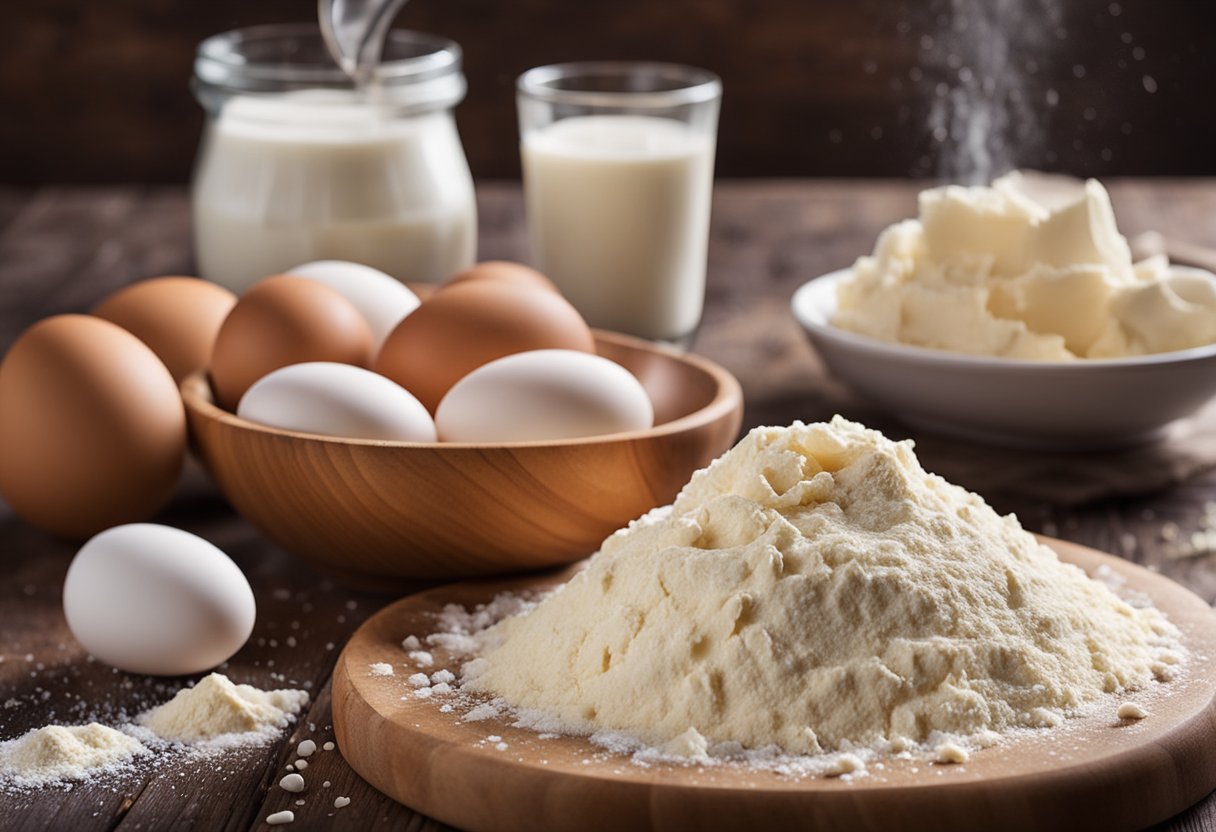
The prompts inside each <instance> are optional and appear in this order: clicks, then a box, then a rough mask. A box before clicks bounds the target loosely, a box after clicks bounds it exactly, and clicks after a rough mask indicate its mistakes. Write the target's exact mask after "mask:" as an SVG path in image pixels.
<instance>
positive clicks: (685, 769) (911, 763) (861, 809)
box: [333, 539, 1216, 832]
mask: <svg viewBox="0 0 1216 832" xmlns="http://www.w3.org/2000/svg"><path fill="white" fill-rule="evenodd" d="M1045 542H1047V543H1048V544H1049V545H1051V546H1053V548H1055V549H1056V551H1057V552H1058V553H1059V554H1060V555H1061V557H1062V558H1063V559H1064V560H1065V561H1067V562H1071V563H1075V564H1077V565H1078V566H1081V567H1082V568H1084V569H1085V570H1086V571H1087V572H1089V573H1090V574H1093V573H1094V571H1095V570H1096V569H1097V568H1098V567H1099V566H1107V567H1109V568H1111V569H1113V570H1115V572H1116V573H1117V574H1119V575H1120V576H1122V577H1123V578H1125V579H1126V580H1127V588H1128V589H1129V590H1131V591H1133V592H1143V593H1145V594H1147V595H1148V596H1149V597H1150V598H1151V599H1152V601H1153V603H1154V604H1155V605H1156V606H1157V607H1158V608H1159V609H1161V610H1162V611H1163V612H1165V613H1166V614H1167V615H1168V616H1169V617H1170V619H1171V620H1172V621H1173V622H1174V623H1175V624H1177V625H1178V626H1179V628H1180V629H1182V631H1183V632H1184V633H1186V643H1187V647H1188V649H1189V650H1190V651H1191V656H1192V658H1191V662H1192V663H1191V664H1190V665H1189V667H1188V669H1187V672H1186V674H1185V675H1184V676H1183V677H1181V678H1179V679H1177V680H1175V681H1174V682H1172V683H1170V684H1169V688H1168V690H1160V691H1152V692H1145V693H1141V694H1139V696H1140V697H1146V696H1151V704H1148V705H1147V708H1148V710H1149V712H1150V714H1149V716H1148V717H1147V718H1146V719H1144V720H1142V721H1140V722H1137V723H1134V724H1133V723H1127V722H1122V721H1120V720H1119V719H1117V718H1116V717H1115V715H1114V710H1115V708H1116V706H1117V703H1115V702H1112V703H1109V705H1108V706H1107V707H1105V708H1103V709H1100V710H1099V711H1098V712H1096V713H1094V714H1093V715H1089V716H1083V717H1079V718H1077V719H1075V720H1070V721H1069V723H1067V724H1066V725H1065V726H1064V727H1062V728H1060V729H1057V730H1053V731H1052V732H1051V733H1050V734H1047V733H1039V734H1035V735H1031V736H1029V737H1024V738H1017V739H1011V740H1006V741H1004V742H1002V743H1000V744H998V745H997V746H994V747H993V748H989V749H985V750H982V751H978V752H975V753H974V754H973V755H972V758H971V760H970V761H969V762H967V763H966V764H964V765H959V766H950V767H945V766H935V765H933V764H932V763H931V762H930V761H928V760H924V759H902V760H901V759H896V758H887V759H884V760H882V762H883V766H884V768H883V769H882V771H881V772H879V771H877V770H873V771H872V772H871V773H870V774H869V775H868V776H866V777H861V778H857V779H853V780H841V779H837V778H828V777H822V776H819V777H805V778H803V777H782V776H779V775H776V774H774V773H772V772H757V771H754V770H748V769H747V768H741V767H731V766H715V767H702V766H696V765H692V766H681V765H664V764H654V765H650V766H645V767H642V766H636V765H631V764H630V763H629V761H628V757H627V756H624V755H612V754H606V753H604V752H603V750H602V749H599V748H597V747H596V746H594V745H593V744H592V743H590V742H589V741H588V740H586V739H584V738H580V737H558V738H549V739H542V738H540V737H539V736H538V735H537V734H536V733H535V732H532V731H529V730H528V729H524V728H515V727H513V726H512V725H511V723H512V721H513V718H506V719H497V718H495V719H487V720H480V721H475V722H462V721H461V720H460V713H459V711H458V712H455V713H451V714H444V713H442V712H441V711H440V710H439V701H436V700H424V699H418V698H415V697H413V696H411V695H410V693H409V692H410V687H409V685H408V684H405V683H404V682H403V681H402V680H401V679H400V678H393V679H386V678H385V677H378V676H373V675H371V674H370V673H369V671H368V668H369V667H370V665H371V664H372V663H373V662H381V661H389V662H394V660H395V659H396V660H400V659H403V658H404V654H403V651H402V649H401V646H400V640H401V638H402V637H403V635H406V634H413V635H416V636H418V637H419V638H420V639H425V637H426V636H427V635H429V634H430V633H432V632H434V631H435V626H436V623H437V616H438V614H439V613H440V612H441V611H442V610H443V608H444V606H445V605H447V604H451V603H456V604H460V605H462V606H464V607H466V608H471V607H472V606H473V605H475V604H478V603H488V602H489V601H490V600H492V599H493V598H494V597H495V596H496V595H497V594H499V593H500V592H519V591H527V590H536V589H546V588H550V587H552V586H553V585H555V584H556V583H560V581H561V580H564V579H565V577H567V576H568V574H569V573H568V572H567V573H564V574H563V576H561V577H560V578H555V579H549V580H545V581H537V580H532V581H531V582H529V581H528V580H526V579H525V580H514V581H509V582H482V583H476V584H471V583H464V584H453V585H449V586H446V587H440V588H438V589H434V590H430V591H428V592H424V593H421V594H419V595H415V596H411V597H409V598H406V599H404V600H402V601H399V602H397V603H396V604H393V605H392V606H390V607H388V608H387V609H384V610H382V611H381V612H379V613H377V614H376V615H375V616H374V617H373V618H371V619H370V620H369V621H368V622H367V623H366V624H364V625H363V626H362V627H360V628H359V630H358V631H357V632H356V633H355V634H354V635H353V636H352V637H351V639H350V641H349V642H347V645H346V647H345V648H344V650H343V652H342V655H341V656H340V657H339V659H338V666H337V667H336V668H335V670H334V683H333V696H334V731H335V734H336V735H337V737H338V745H339V748H341V749H342V751H343V754H344V755H345V757H346V760H347V762H349V763H350V764H351V766H352V767H354V769H355V770H356V771H357V772H359V773H360V774H361V775H362V776H363V777H364V778H365V779H366V780H368V781H369V782H370V783H372V784H373V785H375V786H376V787H377V788H379V789H380V790H381V791H383V792H385V793H386V794H388V795H390V796H392V797H395V798H397V799H398V800H400V801H402V802H403V803H405V804H407V805H410V806H413V807H414V808H416V809H418V810H419V811H421V812H424V813H425V814H428V815H431V816H433V817H437V818H440V819H442V820H445V821H447V822H449V823H452V824H454V825H456V826H459V827H461V828H465V829H470V830H473V831H474V832H524V830H530V829H531V830H544V832H557V831H558V830H604V831H605V832H608V830H613V829H638V830H641V829H650V830H663V832H677V831H678V830H687V829H699V830H735V829H739V828H743V827H745V826H746V825H748V824H749V823H752V822H755V821H756V820H757V819H759V818H763V819H764V823H765V825H766V826H769V827H771V828H777V829H781V828H787V827H793V826H797V825H800V824H802V823H804V822H805V821H806V819H808V818H812V817H813V818H814V826H815V829H817V830H823V832H828V830H884V829H891V828H896V827H898V828H901V829H906V830H926V832H929V831H930V830H931V831H932V832H951V830H970V829H975V828H983V829H990V830H1011V831H1012V830H1021V829H1026V828H1033V829H1037V830H1071V829H1076V828H1079V827H1081V826H1086V827H1088V828H1102V829H1110V830H1118V829H1137V828H1140V827H1141V826H1144V825H1146V824H1148V823H1152V822H1155V821H1158V820H1161V819H1163V818H1166V817H1169V816H1170V815H1172V814H1173V813H1175V812H1177V811H1179V810H1180V809H1182V808H1184V807H1186V806H1187V805H1189V804H1190V803H1191V801H1193V800H1195V799H1196V798H1197V797H1199V796H1200V795H1203V794H1206V793H1207V792H1208V791H1210V790H1211V789H1212V788H1213V787H1216V672H1214V671H1216V652H1213V651H1216V613H1213V612H1212V610H1211V608H1210V607H1209V606H1208V605H1207V603H1205V602H1204V601H1203V600H1202V599H1200V598H1198V597H1196V596H1195V595H1193V594H1192V593H1190V592H1188V591H1187V590H1185V589H1184V588H1183V587H1181V586H1179V585H1178V584H1175V583H1173V582H1171V581H1169V580H1167V579H1165V578H1162V577H1161V576H1159V575H1155V574H1153V573H1152V572H1149V571H1148V570H1146V569H1142V568H1139V567H1136V566H1132V565H1130V564H1128V563H1126V562H1125V561H1123V560H1120V559H1119V558H1115V557H1112V556H1110V555H1105V554H1102V553H1100V552H1097V551H1094V550H1092V549H1086V548H1084V547H1081V546H1077V545H1075V544H1069V543H1065V542H1063V541H1052V540H1050V539H1045ZM431 652H432V654H433V655H434V657H435V668H443V667H446V668H448V669H450V670H452V671H454V672H459V665H460V660H459V658H455V657H453V656H451V655H450V654H449V653H448V652H447V651H445V650H443V649H434V650H432V651H431ZM394 663H396V662H394ZM404 672H405V673H408V672H410V671H408V670H407V671H404ZM1126 698H1127V699H1131V700H1135V699H1137V698H1138V697H1137V694H1129V695H1127V697H1126ZM464 707H465V708H468V707H470V706H469V705H465V706H464ZM490 735H493V736H496V737H500V738H501V740H502V741H503V742H505V743H506V744H507V745H506V747H505V748H499V747H498V746H497V742H498V740H493V741H488V742H487V740H486V737H487V736H490ZM1049 751H1050V752H1051V753H1050V754H1049V753H1048V752H1049ZM1167 760H1168V761H1169V765H1162V762H1163V761H1167Z"/></svg>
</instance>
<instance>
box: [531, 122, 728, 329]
mask: <svg viewBox="0 0 1216 832" xmlns="http://www.w3.org/2000/svg"><path fill="white" fill-rule="evenodd" d="M522 158H523V165H524V183H525V192H526V200H527V212H528V224H529V228H530V232H531V237H532V245H533V251H534V254H535V256H536V259H537V261H538V265H539V266H540V268H541V270H542V271H544V272H545V274H547V275H548V276H549V278H550V279H552V280H553V281H554V282H555V283H556V284H557V285H558V286H559V287H560V288H561V290H562V292H563V293H564V294H565V295H566V297H567V298H569V299H570V301H571V302H572V303H573V304H574V305H575V306H576V307H577V308H578V309H579V311H581V312H582V313H583V315H584V316H585V317H586V318H587V320H588V322H589V323H590V324H591V325H592V326H596V327H601V328H605V329H612V330H618V331H623V332H630V333H633V334H636V335H640V336H642V337H646V338H652V339H656V340H666V341H673V342H675V341H686V340H687V339H689V338H690V336H691V334H692V333H693V332H694V331H695V330H696V327H697V324H698V322H699V321H700V318H701V307H702V304H703V300H704V294H705V265H706V264H705V259H706V245H707V236H708V233H709V210H710V196H711V190H712V185H713V164H714V138H713V135H712V134H708V135H707V134H706V133H705V132H704V131H699V132H697V131H694V130H693V129H692V128H691V127H689V126H688V125H687V124H685V123H683V122H681V121H676V120H674V119H669V118H662V117H657V116H646V115H589V116H574V117H570V118H565V119H561V120H558V121H554V122H552V123H550V124H547V125H545V126H543V127H538V128H536V129H533V130H529V131H525V133H524V137H523V145H522Z"/></svg>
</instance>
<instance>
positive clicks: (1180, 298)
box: [792, 173, 1216, 450]
mask: <svg viewBox="0 0 1216 832" xmlns="http://www.w3.org/2000/svg"><path fill="white" fill-rule="evenodd" d="M919 202H920V217H919V218H917V219H911V220H905V221H903V222H901V223H897V224H895V225H893V226H891V227H890V228H888V229H887V230H886V231H884V232H883V234H882V235H881V236H880V238H879V240H878V244H877V247H876V250H875V252H874V254H873V255H872V256H867V257H862V258H860V259H859V260H858V261H857V263H856V264H855V265H854V266H853V268H852V269H847V270H843V271H839V272H835V273H833V274H830V275H826V276H824V277H822V278H819V279H817V280H813V281H811V282H809V283H807V284H805V285H803V286H802V287H801V288H800V289H799V290H798V291H797V292H796V293H795V295H794V298H793V301H792V309H793V313H794V317H795V318H796V319H797V320H798V322H799V324H800V325H801V326H802V328H803V329H804V330H805V331H806V333H807V336H808V338H809V339H810V341H811V343H812V345H813V346H814V347H815V349H816V350H817V351H818V353H819V355H820V356H821V357H822V358H823V360H824V362H825V364H826V365H827V366H828V368H829V370H830V371H831V372H833V373H834V374H835V375H837V376H838V377H840V378H841V380H843V381H845V382H846V383H847V384H849V385H850V386H851V387H853V388H854V389H855V390H857V391H858V392H859V393H861V394H863V395H865V396H867V397H869V398H870V399H872V400H874V401H875V402H877V403H879V404H880V405H883V406H885V407H886V408H887V409H889V410H890V411H891V412H892V413H893V414H895V415H897V416H899V417H900V418H902V419H903V420H905V421H906V422H908V423H909V424H912V425H914V426H917V427H921V428H924V429H926V430H931V431H935V432H939V433H948V434H952V435H957V436H962V437H966V438H970V439H975V440H979V441H985V442H992V443H996V444H1002V445H1011V446H1018V447H1033V448H1044V449H1056V450H1090V449H1095V448H1103V447H1114V446H1119V445H1128V444H1134V443H1137V442H1143V441H1148V440H1151V439H1153V438H1155V437H1157V436H1159V435H1161V433H1162V432H1163V430H1164V429H1165V428H1166V427H1167V426H1168V425H1169V424H1170V423H1171V422H1173V421H1175V420H1177V419H1180V418H1182V417H1185V416H1187V415H1189V414H1191V413H1193V412H1194V411H1196V410H1197V409H1198V408H1199V407H1201V406H1202V405H1203V404H1204V402H1206V401H1207V400H1208V399H1209V398H1211V396H1212V395H1213V394H1214V393H1216V276H1214V275H1212V274H1211V273H1209V272H1206V271H1203V270H1200V269H1193V268H1185V267H1181V266H1177V265H1173V264H1171V263H1170V262H1169V261H1168V260H1167V259H1166V258H1165V257H1161V256H1156V257H1151V258H1147V259H1145V260H1142V261H1140V262H1133V259H1132V255H1131V250H1130V249H1129V247H1128V244H1127V241H1126V240H1125V239H1124V238H1123V236H1122V235H1121V234H1120V233H1119V231H1118V229H1117V227H1116V225H1115V217H1114V211H1113V209H1112V207H1111V204H1110V199H1109V197H1108V196H1107V193H1106V190H1105V188H1103V187H1102V185H1101V184H1100V183H1098V182H1097V181H1094V180H1091V181H1089V182H1087V183H1084V184H1083V185H1078V186H1073V187H1066V186H1063V185H1059V184H1057V185H1056V187H1053V188H1050V189H1048V188H1044V187H1042V186H1041V180H1039V179H1036V178H1034V177H1028V176H1025V175H1022V174H1018V173H1014V174H1010V175H1008V176H1005V177H1002V178H1001V179H998V180H997V181H996V182H994V183H993V185H992V186H991V187H972V188H964V187H958V186H948V187H943V188H936V189H932V190H929V191H925V192H924V193H922V194H921V196H920V201H919Z"/></svg>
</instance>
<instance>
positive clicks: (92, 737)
mask: <svg viewBox="0 0 1216 832" xmlns="http://www.w3.org/2000/svg"><path fill="white" fill-rule="evenodd" d="M146 753H148V749H146V748H144V746H143V745H142V744H140V742H139V740H137V739H135V738H134V737H130V736H127V735H126V734H124V733H122V732H121V731H116V730H114V729H113V728H108V727H106V726H105V725H100V724H98V723H96V722H91V723H89V724H88V725H47V726H45V727H42V728H35V729H33V730H31V731H28V732H26V733H25V734H23V735H21V736H20V737H17V738H16V739H13V740H9V741H7V742H0V780H4V781H6V782H8V783H11V784H12V785H14V786H17V787H19V788H27V787H29V788H34V787H38V786H44V785H47V784H49V783H57V782H62V781H66V780H87V779H88V778H90V777H92V776H95V775H97V774H100V773H104V772H107V771H112V770H114V769H117V768H120V767H122V766H124V765H126V764H128V763H130V762H131V761H132V760H133V759H134V758H135V757H137V756H140V755H143V754H146Z"/></svg>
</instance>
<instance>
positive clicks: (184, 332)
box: [93, 277, 236, 382]
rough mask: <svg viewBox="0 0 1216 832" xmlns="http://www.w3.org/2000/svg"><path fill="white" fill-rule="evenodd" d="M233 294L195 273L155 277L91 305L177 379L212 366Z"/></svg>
mask: <svg viewBox="0 0 1216 832" xmlns="http://www.w3.org/2000/svg"><path fill="white" fill-rule="evenodd" d="M235 305H236V295H234V294H232V292H229V291H228V290H227V289H225V288H224V287H223V286H217V285H216V284H214V283H209V282H207V281H206V280H199V279H198V278H196V277H154V278H152V279H150V280H141V281H140V282H138V283H134V284H132V285H130V286H128V287H126V288H125V289H120V290H119V291H117V292H115V293H114V294H112V295H110V296H109V297H108V298H106V299H105V300H103V301H102V302H101V303H99V304H98V305H97V306H96V307H94V309H93V314H94V315H96V316H97V317H99V318H105V319H106V320H107V321H110V322H112V323H116V324H118V325H119V326H120V327H122V328H123V329H125V330H126V331H127V332H130V333H131V334H132V335H134V336H135V337H136V338H138V339H139V340H141V341H143V342H144V343H145V344H147V345H148V346H149V347H151V349H152V352H154V353H156V355H157V356H158V357H159V358H160V360H161V361H163V362H164V363H165V366H166V367H168V368H169V372H170V373H172V374H173V378H174V379H175V380H176V381H178V382H180V381H181V380H182V379H183V378H185V377H186V376H188V375H190V374H191V373H193V372H194V371H196V370H205V369H206V368H207V367H208V366H209V365H210V364H211V348H212V346H213V345H214V344H215V336H216V334H217V333H219V331H220V325H221V324H222V323H224V318H226V317H227V316H228V313H229V312H230V311H232V307H233V306H235Z"/></svg>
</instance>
